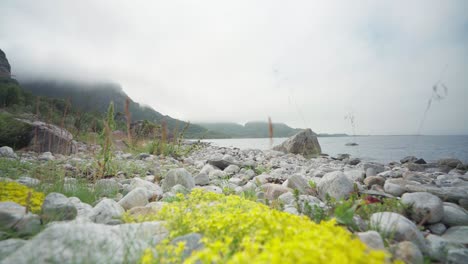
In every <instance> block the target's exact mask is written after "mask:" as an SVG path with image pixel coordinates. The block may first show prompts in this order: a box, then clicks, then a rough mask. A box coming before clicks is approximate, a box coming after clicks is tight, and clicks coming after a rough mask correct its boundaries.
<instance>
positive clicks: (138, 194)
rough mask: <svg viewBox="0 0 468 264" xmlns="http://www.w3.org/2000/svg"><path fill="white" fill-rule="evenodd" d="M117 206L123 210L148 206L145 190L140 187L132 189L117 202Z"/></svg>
mask: <svg viewBox="0 0 468 264" xmlns="http://www.w3.org/2000/svg"><path fill="white" fill-rule="evenodd" d="M119 204H120V206H122V207H123V208H124V209H125V210H129V209H132V208H133V207H137V206H145V205H146V204H148V196H147V192H146V189H144V188H141V187H138V188H135V189H133V190H132V191H130V192H129V193H127V195H125V196H124V197H123V198H122V199H121V200H120V201H119Z"/></svg>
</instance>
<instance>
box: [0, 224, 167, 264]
mask: <svg viewBox="0 0 468 264" xmlns="http://www.w3.org/2000/svg"><path fill="white" fill-rule="evenodd" d="M167 235H168V231H167V230H166V229H165V228H164V224H163V223H162V222H145V223H141V224H124V225H118V226H108V225H103V224H95V223H74V222H68V223H57V224H54V225H50V226H49V227H48V228H46V229H45V230H44V231H42V232H41V233H39V234H38V235H37V236H35V237H34V238H32V239H31V240H29V241H27V242H26V244H25V245H24V246H22V247H21V248H18V249H17V250H16V251H15V252H13V253H11V254H10V255H9V256H8V257H6V258H5V259H4V260H3V262H2V263H137V262H138V261H139V260H140V258H141V255H142V254H143V251H144V250H145V249H146V248H149V247H153V246H154V245H155V244H157V243H159V242H161V241H162V240H163V239H164V238H166V237H167Z"/></svg>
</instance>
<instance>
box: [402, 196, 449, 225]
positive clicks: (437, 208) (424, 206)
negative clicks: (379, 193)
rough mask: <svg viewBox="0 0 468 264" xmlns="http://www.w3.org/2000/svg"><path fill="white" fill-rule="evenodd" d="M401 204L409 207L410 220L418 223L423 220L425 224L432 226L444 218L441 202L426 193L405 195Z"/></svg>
mask: <svg viewBox="0 0 468 264" xmlns="http://www.w3.org/2000/svg"><path fill="white" fill-rule="evenodd" d="M401 202H402V203H403V204H406V205H410V206H411V208H412V210H411V218H412V219H413V220H414V221H416V222H418V223H419V222H421V221H422V220H423V219H425V220H426V221H427V223H429V224H434V223H437V222H440V220H442V217H443V216H444V207H443V203H442V200H440V198H439V197H437V196H435V195H433V194H430V193H427V192H415V193H405V194H403V196H401Z"/></svg>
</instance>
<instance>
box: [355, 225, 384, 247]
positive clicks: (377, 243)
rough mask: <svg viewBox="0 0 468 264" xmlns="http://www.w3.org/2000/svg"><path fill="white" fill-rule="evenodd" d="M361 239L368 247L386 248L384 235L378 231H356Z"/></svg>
mask: <svg viewBox="0 0 468 264" xmlns="http://www.w3.org/2000/svg"><path fill="white" fill-rule="evenodd" d="M356 235H357V236H358V237H359V239H360V240H361V241H362V242H364V243H365V244H366V245H367V246H368V247H370V248H372V249H377V250H381V249H385V245H384V242H383V240H382V237H381V236H380V234H379V233H378V232H377V231H373V230H372V231H367V232H360V233H356Z"/></svg>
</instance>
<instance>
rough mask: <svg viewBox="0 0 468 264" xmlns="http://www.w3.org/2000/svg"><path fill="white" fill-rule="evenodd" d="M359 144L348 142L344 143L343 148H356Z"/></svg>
mask: <svg viewBox="0 0 468 264" xmlns="http://www.w3.org/2000/svg"><path fill="white" fill-rule="evenodd" d="M358 145H359V144H358V143H356V142H349V143H346V144H345V146H348V147H354V146H358Z"/></svg>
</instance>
